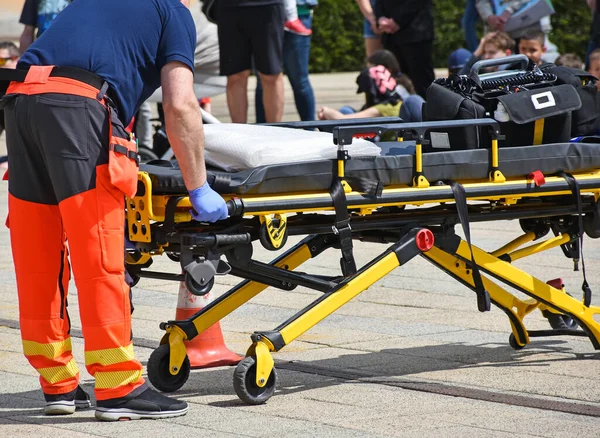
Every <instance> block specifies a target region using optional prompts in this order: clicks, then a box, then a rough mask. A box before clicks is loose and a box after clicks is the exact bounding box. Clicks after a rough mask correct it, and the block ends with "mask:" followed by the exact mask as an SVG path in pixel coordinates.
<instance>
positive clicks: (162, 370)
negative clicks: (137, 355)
mask: <svg viewBox="0 0 600 438" xmlns="http://www.w3.org/2000/svg"><path fill="white" fill-rule="evenodd" d="M170 351H171V347H170V346H169V344H163V345H161V346H160V347H158V348H157V349H156V350H154V351H153V352H152V354H151V355H150V358H149V359H148V365H147V368H148V379H150V383H152V385H154V387H155V388H156V389H158V390H159V391H162V392H173V391H177V390H178V389H179V388H181V387H182V386H183V385H184V384H185V382H187V379H188V378H189V377H190V360H189V359H188V357H187V356H186V357H185V360H184V361H183V363H182V364H181V369H180V370H179V372H178V373H177V374H176V375H173V374H171V373H170V372H169V355H170Z"/></svg>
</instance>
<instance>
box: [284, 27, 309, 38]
mask: <svg viewBox="0 0 600 438" xmlns="http://www.w3.org/2000/svg"><path fill="white" fill-rule="evenodd" d="M284 30H285V31H286V32H289V33H293V34H294V35H300V36H311V35H312V32H311V33H300V32H297V31H295V30H292V29H288V28H287V27H286V28H285V29H284Z"/></svg>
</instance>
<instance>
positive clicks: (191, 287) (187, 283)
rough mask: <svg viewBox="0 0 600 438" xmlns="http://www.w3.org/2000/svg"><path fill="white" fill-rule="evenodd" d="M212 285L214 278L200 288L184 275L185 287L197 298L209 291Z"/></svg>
mask: <svg viewBox="0 0 600 438" xmlns="http://www.w3.org/2000/svg"><path fill="white" fill-rule="evenodd" d="M214 285H215V278H214V277H213V278H211V279H210V281H209V282H208V283H206V284H205V285H204V286H202V285H201V284H200V283H198V282H197V281H196V280H194V279H193V278H192V276H191V275H190V274H187V273H186V274H185V287H186V288H187V290H188V291H189V292H190V293H191V294H192V295H197V296H199V297H201V296H204V295H206V294H207V293H209V292H210V291H211V289H212V288H213V286H214Z"/></svg>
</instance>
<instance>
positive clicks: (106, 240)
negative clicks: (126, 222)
mask: <svg viewBox="0 0 600 438" xmlns="http://www.w3.org/2000/svg"><path fill="white" fill-rule="evenodd" d="M124 236H125V235H124V234H123V230H107V229H100V244H101V245H102V264H103V265H104V269H106V270H107V271H108V272H112V273H121V272H123V271H124V269H125V263H124V256H123V248H124V245H125V237H124Z"/></svg>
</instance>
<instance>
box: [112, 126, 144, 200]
mask: <svg viewBox="0 0 600 438" xmlns="http://www.w3.org/2000/svg"><path fill="white" fill-rule="evenodd" d="M108 175H109V177H110V182H111V184H112V185H113V186H115V187H116V188H117V189H119V190H120V191H121V192H123V193H124V194H125V195H127V196H129V197H130V198H133V197H134V196H135V193H136V192H137V179H138V162H137V145H136V143H135V141H132V140H128V139H124V138H119V137H112V138H111V139H110V144H109V151H108Z"/></svg>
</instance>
